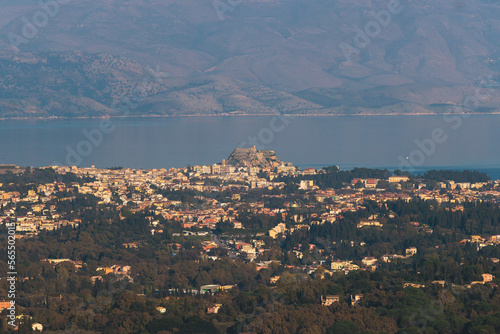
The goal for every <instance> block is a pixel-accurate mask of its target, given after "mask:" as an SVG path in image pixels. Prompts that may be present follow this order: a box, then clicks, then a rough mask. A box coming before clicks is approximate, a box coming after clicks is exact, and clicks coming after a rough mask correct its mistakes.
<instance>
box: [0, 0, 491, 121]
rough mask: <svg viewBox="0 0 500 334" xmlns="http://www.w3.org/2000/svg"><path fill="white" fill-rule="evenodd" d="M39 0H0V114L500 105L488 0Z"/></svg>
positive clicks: (476, 108) (413, 110)
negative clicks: (475, 100) (472, 99)
mask: <svg viewBox="0 0 500 334" xmlns="http://www.w3.org/2000/svg"><path fill="white" fill-rule="evenodd" d="M44 3H47V4H51V6H49V5H47V6H46V7H43V6H41V5H40V3H38V2H36V1H29V0H19V1H16V2H12V1H6V0H0V37H1V38H0V118H2V117H3V118H6V117H51V116H66V117H82V116H104V115H110V116H114V115H117V116H118V115H123V110H124V108H125V109H127V111H126V114H127V115H129V114H130V115H195V114H202V115H221V114H222V115H226V114H236V115H237V114H270V113H275V112H281V113H293V114H333V115H336V114H347V115H363V114H389V115H390V114H419V113H444V112H447V110H449V108H450V106H453V105H458V106H460V105H462V104H464V101H468V100H469V101H470V98H471V97H472V98H474V97H479V98H480V100H479V103H476V104H474V105H473V107H472V108H469V111H470V112H484V113H492V112H498V108H499V106H500V96H496V95H498V94H496V95H495V94H493V93H494V92H498V87H499V84H498V83H497V82H498V81H500V75H499V73H500V49H499V45H500V19H499V17H500V6H499V2H498V1H495V0H471V1H465V0H449V1H448V0H447V1H427V0H422V1H404V0H400V4H399V5H398V1H396V0H383V1H382V0H338V1H333V0H316V1H305V0H245V1H230V2H228V1H227V0H208V1H199V0H182V1H181V0H175V1H173V0H166V1H154V0H152V1H146V0H135V1H134V0H131V1H118V0H108V1H102V2H97V1H90V0H81V1H62V0H59V1H57V0H48V1H45V2H44ZM37 26H38V27H37ZM30 29H31V30H30ZM482 87H487V88H482ZM480 88H482V90H481V91H479V89H480ZM486 89H489V91H488V92H489V93H488V94H485V93H484V92H485V91H486ZM478 91H479V93H478ZM120 106H121V109H120ZM124 106H125V107H124ZM120 110H121V111H122V112H121V111H120ZM463 111H466V109H463Z"/></svg>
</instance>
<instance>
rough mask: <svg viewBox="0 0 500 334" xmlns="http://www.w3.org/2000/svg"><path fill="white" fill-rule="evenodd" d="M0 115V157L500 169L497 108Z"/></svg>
mask: <svg viewBox="0 0 500 334" xmlns="http://www.w3.org/2000/svg"><path fill="white" fill-rule="evenodd" d="M102 122H103V120H100V119H85V120H82V119H74V120H47V121H19V120H7V121H0V163H14V164H17V165H21V166H46V165H50V164H59V165H68V164H70V165H78V166H82V167H83V166H90V165H91V164H92V163H94V164H95V166H96V167H116V166H124V167H132V168H163V167H166V168H168V167H184V166H187V165H207V164H212V163H216V162H220V161H222V159H225V158H227V157H228V156H229V154H230V153H231V152H232V151H233V149H234V148H235V147H239V146H243V147H249V146H252V145H254V144H255V145H256V146H257V148H260V149H272V150H275V151H276V154H277V156H278V158H280V159H281V160H284V161H287V162H292V163H294V164H295V165H298V166H301V167H307V166H313V167H321V166H327V165H338V166H340V167H341V168H351V167H354V166H364V167H384V168H385V167H387V168H390V169H395V168H398V167H399V168H402V169H406V170H414V171H423V170H427V169H429V168H444V169H476V170H483V171H485V172H487V173H488V174H489V175H490V176H491V177H494V178H500V145H499V142H500V131H498V129H499V125H500V116H499V115H477V116H471V117H469V118H461V117H459V116H455V118H452V119H444V118H443V117H440V116H364V117H296V118H293V119H290V118H279V117H277V116H272V117H271V116H270V117H263V116H262V117H261V116H259V117H170V118H121V119H119V118H113V119H108V120H104V122H105V123H104V124H103V123H102Z"/></svg>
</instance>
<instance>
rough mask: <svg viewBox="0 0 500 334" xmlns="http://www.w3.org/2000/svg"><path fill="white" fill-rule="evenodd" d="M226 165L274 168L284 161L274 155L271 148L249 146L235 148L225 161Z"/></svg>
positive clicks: (281, 164)
mask: <svg viewBox="0 0 500 334" xmlns="http://www.w3.org/2000/svg"><path fill="white" fill-rule="evenodd" d="M226 164H227V165H230V166H234V167H260V168H275V167H278V166H283V165H285V163H284V162H283V161H281V160H279V159H278V158H277V157H276V153H274V151H271V150H257V149H256V148H255V146H254V147H251V148H236V149H235V150H234V151H233V153H231V155H230V156H229V158H228V159H227V161H226Z"/></svg>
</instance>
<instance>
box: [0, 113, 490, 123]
mask: <svg viewBox="0 0 500 334" xmlns="http://www.w3.org/2000/svg"><path fill="white" fill-rule="evenodd" d="M451 114H453V115H468V116H476V115H478V116H479V115H481V116H482V115H500V111H499V112H491V113H442V114H439V113H390V114H388V113H373V114H318V113H311V114H280V115H281V116H285V117H364V116H366V117H374V116H384V117H386V116H410V117H411V116H443V115H451ZM276 115H278V114H262V113H258V114H214V115H206V114H188V115H116V116H115V115H103V116H75V117H69V116H48V117H0V121H9V120H13V121H48V120H72V119H82V120H83V119H110V118H171V117H172V118H173V117H266V116H276Z"/></svg>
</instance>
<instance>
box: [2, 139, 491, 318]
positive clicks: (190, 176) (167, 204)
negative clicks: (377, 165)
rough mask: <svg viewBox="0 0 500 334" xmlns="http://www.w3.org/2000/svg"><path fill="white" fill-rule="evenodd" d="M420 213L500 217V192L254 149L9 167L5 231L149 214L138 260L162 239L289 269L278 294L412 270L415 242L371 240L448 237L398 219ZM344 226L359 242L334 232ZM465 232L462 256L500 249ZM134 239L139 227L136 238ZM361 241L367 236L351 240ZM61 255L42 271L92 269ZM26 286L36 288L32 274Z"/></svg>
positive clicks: (485, 276) (175, 249)
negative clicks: (193, 160) (308, 163)
mask: <svg viewBox="0 0 500 334" xmlns="http://www.w3.org/2000/svg"><path fill="white" fill-rule="evenodd" d="M30 174H33V175H34V176H33V177H31V176H30ZM17 178H19V179H17ZM23 178H25V179H23ZM16 180H18V181H16ZM16 182H17V183H16ZM415 203H416V204H415ZM422 203H431V204H430V206H426V209H425V210H431V211H432V210H433V206H439V207H440V208H441V209H442V210H443V211H442V212H443V213H446V212H449V214H457V215H459V214H461V213H464V212H465V211H467V210H468V209H469V208H470V206H471V203H484V204H487V205H493V206H496V208H497V209H498V205H499V203H500V183H499V181H498V180H497V181H492V180H490V179H489V178H488V177H486V176H485V175H484V174H481V173H477V172H451V171H449V172H446V171H432V172H429V173H427V174H426V175H420V176H415V175H410V174H408V173H404V172H402V171H396V172H395V173H391V172H389V171H387V170H373V169H366V168H355V169H354V170H352V171H340V170H339V168H338V167H336V166H331V167H327V168H322V169H313V168H307V169H304V170H301V169H300V168H298V167H295V166H293V164H292V163H285V162H283V161H281V160H279V159H278V158H277V157H276V154H275V152H273V151H270V150H265V151H259V150H257V149H256V148H255V147H252V148H238V149H235V150H234V152H233V153H232V154H231V155H230V156H229V157H228V159H227V160H223V161H222V162H221V163H217V164H213V165H210V166H187V167H184V168H170V169H149V170H136V169H130V168H123V167H115V168H106V169H101V168H96V167H95V166H92V167H90V168H82V167H76V166H49V167H43V168H37V169H32V168H27V169H24V168H20V167H19V166H14V165H2V166H1V167H0V207H1V209H0V224H1V225H6V224H8V223H12V222H14V223H15V224H16V238H17V240H26V241H27V240H30V239H38V238H42V237H43V238H46V237H45V236H48V235H54V236H56V235H57V234H58V231H62V230H68V229H69V230H73V231H75V230H76V231H79V230H81V229H82V227H83V226H86V225H89V224H90V222H91V221H92V219H90V218H89V217H90V216H89V214H90V213H91V212H93V210H96V209H97V208H107V209H106V210H112V211H113V212H116V213H117V215H116V218H117V219H118V221H124V222H127V221H129V220H130V219H131V217H135V215H142V216H141V217H142V218H141V219H143V221H144V223H143V225H140V233H142V235H146V236H147V238H149V239H148V240H146V239H145V237H143V238H139V237H137V236H136V237H126V236H125V237H123V238H120V239H119V240H121V244H120V245H119V246H120V247H122V248H123V249H127V250H135V251H138V250H140V249H141V248H143V247H146V246H147V243H152V242H153V241H152V240H163V241H165V240H166V241H168V242H167V245H168V249H169V252H170V254H173V256H175V255H176V254H179V253H182V252H183V251H185V250H186V249H189V248H193V249H197V250H199V254H198V255H197V256H198V257H199V260H198V261H219V260H223V259H229V260H231V261H241V262H242V263H247V264H249V263H251V264H253V265H254V266H255V267H254V268H255V270H256V271H257V272H259V271H262V270H264V271H266V270H267V271H270V270H271V269H272V268H274V267H275V266H276V265H278V266H282V268H283V270H280V271H279V272H277V271H275V270H271V271H272V273H273V274H272V275H269V277H268V278H267V284H269V285H270V286H276V284H278V282H279V281H280V279H281V278H282V277H284V276H286V275H287V274H286V272H290V273H297V272H301V273H303V274H305V275H309V276H310V277H312V278H314V277H316V278H319V279H321V278H325V277H333V276H334V275H338V274H339V273H341V274H343V275H348V274H349V273H351V272H355V271H369V272H375V271H377V270H378V269H379V268H386V266H387V265H389V264H391V263H404V262H405V261H412V260H411V259H412V257H415V256H418V255H419V253H420V252H421V249H420V247H422V246H421V245H422V244H421V243H420V244H418V243H415V244H412V243H411V240H412V239H408V240H407V241H406V242H405V243H404V244H400V245H399V246H398V247H385V246H384V247H376V248H370V247H369V246H370V243H372V244H373V243H376V242H375V241H373V240H371V241H369V238H368V239H367V238H364V236H367V235H369V234H370V233H376V234H377V235H378V234H380V233H388V234H389V233H392V232H391V231H395V230H397V229H402V228H403V229H404V230H405V231H408V233H411V234H412V235H415V236H416V235H420V236H421V237H419V238H426V236H429V237H430V236H433V235H435V234H436V233H443V228H444V227H443V226H439V224H438V223H436V224H434V225H433V224H431V223H429V222H428V221H423V220H421V219H422V216H419V215H418V214H413V215H409V216H405V215H403V212H402V211H400V212H398V210H401V209H400V208H401V207H403V206H405V205H406V206H407V207H408V208H410V207H411V206H412V205H418V206H422V205H424V204H422ZM98 210H105V209H98ZM403 211H404V210H403ZM82 213H83V214H82ZM403 216H404V217H405V218H404V219H403V218H402V217H403ZM110 217H111V216H110ZM89 219H90V220H89ZM113 219H115V218H112V219H111V218H110V219H109V220H110V222H111V221H112V220H113ZM346 221H348V222H349V224H350V225H349V226H350V227H349V228H350V231H349V232H345V231H341V230H338V231H336V230H335V229H338V228H339V226H343V225H342V224H345V222H346ZM130 224H132V223H130ZM467 224H469V223H464V230H463V233H462V237H460V238H459V239H457V240H454V242H456V245H457V247H462V246H465V245H473V246H474V247H475V248H477V251H479V250H481V249H483V248H485V247H488V246H496V245H498V244H500V235H498V234H492V233H490V232H491V230H488V229H480V230H481V231H483V233H479V232H478V229H475V228H474V227H473V226H472V225H470V227H468V226H469V225H467ZM135 228H136V227H135V226H130V229H131V230H134V229H135ZM450 228H451V227H450ZM320 231H327V232H324V233H326V234H328V233H330V236H331V237H332V238H330V239H329V240H328V241H325V240H326V238H327V235H326V234H325V235H323V236H321V235H318V234H321V233H323V232H320ZM354 235H356V236H357V237H355V238H354V237H353V238H350V237H349V236H354ZM457 235H459V234H457ZM312 236H313V237H312ZM360 236H361V237H360ZM322 237H323V239H322ZM311 240H316V241H317V242H316V243H313V242H310V241H311ZM365 240H366V241H365ZM450 242H451V241H450ZM460 245H462V246H460ZM435 247H436V248H437V249H439V248H440V247H446V245H444V244H437V245H436V246H435ZM359 249H363V251H358V250H359ZM355 250H356V251H355ZM55 254H56V253H51V254H49V255H47V256H52V257H44V258H40V259H39V262H40V263H44V264H46V265H50V266H52V267H53V268H57V267H58V266H61V265H62V264H65V263H66V264H67V265H70V266H71V267H72V270H74V271H76V272H78V271H82V270H84V269H86V268H87V269H86V270H88V265H87V264H86V261H85V259H84V258H83V257H78V256H75V254H73V255H71V254H70V253H64V252H63V253H61V252H59V254H60V256H58V257H54V255H55ZM63 254H65V255H66V256H63ZM488 261H491V263H492V265H496V264H497V263H498V262H499V260H498V259H497V258H494V257H491V258H489V260H488ZM94 262H95V261H94ZM133 267H134V264H132V263H129V262H127V261H125V260H117V259H114V260H113V261H107V262H102V263H97V265H95V266H94V267H93V269H92V272H90V273H89V277H88V279H89V280H90V281H91V282H92V284H96V282H97V281H101V282H102V281H103V280H104V279H105V277H106V276H107V275H112V276H114V277H115V278H116V279H118V280H125V281H127V282H135V281H137V280H138V279H139V278H138V277H139V275H140V274H138V273H137V271H135V270H134V268H133ZM431 278H432V279H431ZM22 279H23V280H28V281H29V280H32V279H34V278H33V277H30V276H29V275H27V276H25V277H23V278H22ZM494 280H495V275H493V274H492V273H490V272H481V273H480V275H479V276H477V275H476V276H474V278H473V279H471V280H470V281H466V280H464V281H460V282H458V281H456V280H455V281H453V280H451V279H450V278H449V277H447V276H439V275H435V276H434V275H433V276H429V277H426V279H420V280H407V281H403V282H402V284H403V287H404V288H406V287H413V288H424V287H425V286H426V285H427V284H438V285H440V286H441V287H445V285H447V284H453V285H457V286H458V285H460V286H463V287H469V288H470V287H471V286H472V285H475V284H481V285H492V286H496V283H495V282H496V281H494ZM459 283H460V284H459ZM237 287H238V282H234V281H232V282H223V281H219V282H217V281H200V284H199V285H198V286H194V285H189V284H188V285H178V286H174V285H173V284H172V285H170V286H168V289H167V290H166V292H165V293H166V294H167V295H169V296H171V295H176V294H179V293H181V294H188V295H197V294H203V293H206V292H209V293H210V294H211V295H215V294H217V293H219V292H223V291H228V290H232V289H233V288H237ZM360 292H362V291H360ZM349 298H350V302H351V303H352V305H355V304H358V303H360V301H361V300H362V298H363V293H353V294H352V295H350V297H349ZM341 300H342V295H341V294H332V293H329V294H328V293H325V294H324V295H321V298H320V299H319V300H318V303H319V304H322V305H325V306H330V305H332V304H334V303H337V302H340V301H341ZM6 303H7V302H6V301H5V302H3V303H1V304H0V308H1V310H3V309H6V308H7V307H6V306H7V304H6ZM222 306H223V303H219V302H217V303H212V304H207V305H206V312H207V314H213V313H215V314H217V313H218V312H219V310H220V309H221V307H222ZM156 309H157V311H158V312H159V313H164V312H165V311H166V308H165V307H164V306H163V304H161V303H158V306H157V307H156ZM40 325H41V324H40Z"/></svg>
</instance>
